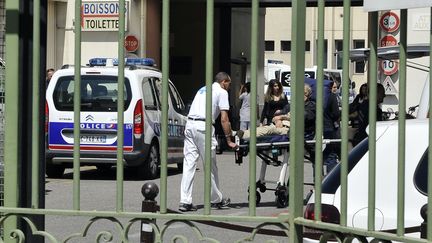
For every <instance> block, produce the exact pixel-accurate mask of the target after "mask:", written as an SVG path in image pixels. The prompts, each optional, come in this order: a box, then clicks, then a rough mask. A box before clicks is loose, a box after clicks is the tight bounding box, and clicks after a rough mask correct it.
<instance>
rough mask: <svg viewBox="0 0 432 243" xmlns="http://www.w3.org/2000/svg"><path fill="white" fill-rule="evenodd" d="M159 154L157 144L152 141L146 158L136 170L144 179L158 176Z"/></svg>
mask: <svg viewBox="0 0 432 243" xmlns="http://www.w3.org/2000/svg"><path fill="white" fill-rule="evenodd" d="M159 165H160V155H159V146H158V145H157V144H156V143H155V142H152V144H151V146H150V150H149V153H148V155H147V159H146V160H145V161H144V164H142V165H141V166H140V167H139V169H138V172H139V174H140V175H142V176H144V179H155V178H157V177H158V176H159Z"/></svg>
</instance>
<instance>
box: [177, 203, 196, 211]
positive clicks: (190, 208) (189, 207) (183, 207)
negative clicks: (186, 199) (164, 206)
mask: <svg viewBox="0 0 432 243" xmlns="http://www.w3.org/2000/svg"><path fill="white" fill-rule="evenodd" d="M179 210H180V211H181V212H188V211H197V210H198V209H197V207H196V206H195V205H193V204H186V203H181V204H180V206H179Z"/></svg>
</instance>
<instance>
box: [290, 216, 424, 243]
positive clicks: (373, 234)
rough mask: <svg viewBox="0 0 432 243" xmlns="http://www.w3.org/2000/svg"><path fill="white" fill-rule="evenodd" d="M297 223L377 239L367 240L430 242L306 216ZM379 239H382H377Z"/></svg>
mask: <svg viewBox="0 0 432 243" xmlns="http://www.w3.org/2000/svg"><path fill="white" fill-rule="evenodd" d="M295 223H296V224H300V225H303V226H307V227H312V228H314V229H316V230H325V231H333V232H339V233H342V234H343V235H344V236H364V237H370V238H375V241H366V242H388V241H397V242H410V243H426V242H428V241H426V240H425V239H419V238H414V237H409V236H397V235H396V234H393V233H388V232H380V231H370V230H367V229H361V228H355V227H347V226H340V225H337V224H332V223H324V222H317V221H312V220H308V219H304V218H297V219H296V220H295ZM377 239H379V240H381V241H377ZM342 240H343V239H342ZM383 240H386V241H383ZM341 242H350V241H349V240H347V241H341Z"/></svg>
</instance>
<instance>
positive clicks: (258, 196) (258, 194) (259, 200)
mask: <svg viewBox="0 0 432 243" xmlns="http://www.w3.org/2000/svg"><path fill="white" fill-rule="evenodd" d="M255 202H256V205H258V204H259V203H260V202H261V194H260V193H259V192H258V191H257V192H256V198H255Z"/></svg>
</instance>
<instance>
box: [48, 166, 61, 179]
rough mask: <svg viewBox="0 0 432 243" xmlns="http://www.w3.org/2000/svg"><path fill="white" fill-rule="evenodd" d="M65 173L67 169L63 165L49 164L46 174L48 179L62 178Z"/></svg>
mask: <svg viewBox="0 0 432 243" xmlns="http://www.w3.org/2000/svg"><path fill="white" fill-rule="evenodd" d="M64 171H65V167H64V166H62V165H52V164H47V165H46V168H45V174H46V175H47V176H48V178H61V177H62V176H63V173H64Z"/></svg>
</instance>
